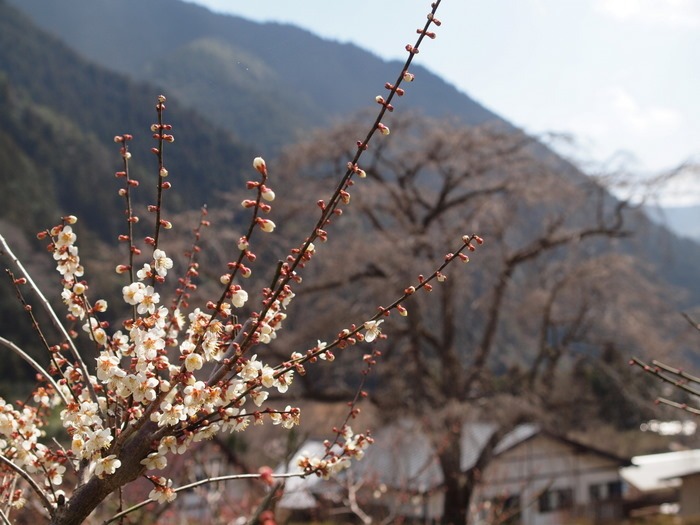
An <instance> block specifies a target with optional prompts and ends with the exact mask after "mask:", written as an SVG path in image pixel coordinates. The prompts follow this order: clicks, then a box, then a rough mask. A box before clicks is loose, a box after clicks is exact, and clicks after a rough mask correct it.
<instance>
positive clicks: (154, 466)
mask: <svg viewBox="0 0 700 525" xmlns="http://www.w3.org/2000/svg"><path fill="white" fill-rule="evenodd" d="M141 464H142V465H143V466H145V467H146V468H147V469H148V470H162V469H164V468H165V467H167V466H168V460H167V459H166V458H165V456H164V455H163V454H161V453H160V452H151V453H150V454H149V455H148V456H146V457H145V458H144V459H142V460H141Z"/></svg>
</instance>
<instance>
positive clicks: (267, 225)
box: [257, 217, 275, 233]
mask: <svg viewBox="0 0 700 525" xmlns="http://www.w3.org/2000/svg"><path fill="white" fill-rule="evenodd" d="M257 223H258V225H259V226H260V228H261V229H262V231H264V232H266V233H271V232H273V231H274V230H275V223H274V222H272V221H271V220H270V219H261V218H260V217H258V219H257Z"/></svg>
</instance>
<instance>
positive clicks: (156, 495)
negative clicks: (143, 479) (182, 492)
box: [148, 478, 177, 503]
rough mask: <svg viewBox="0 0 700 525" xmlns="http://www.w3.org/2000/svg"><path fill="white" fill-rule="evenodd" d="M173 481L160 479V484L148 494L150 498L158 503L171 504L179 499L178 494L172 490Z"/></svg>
mask: <svg viewBox="0 0 700 525" xmlns="http://www.w3.org/2000/svg"><path fill="white" fill-rule="evenodd" d="M172 485H173V480H171V479H165V478H158V484H157V485H156V486H155V487H154V488H153V490H152V491H151V492H150V493H149V494H148V497H149V498H151V499H152V500H153V501H157V502H158V503H170V502H171V501H173V500H174V499H175V498H176V497H177V492H175V491H174V490H173V488H172Z"/></svg>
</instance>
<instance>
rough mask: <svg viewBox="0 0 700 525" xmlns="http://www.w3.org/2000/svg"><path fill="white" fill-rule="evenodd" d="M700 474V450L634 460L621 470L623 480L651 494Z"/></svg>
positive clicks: (648, 456)
mask: <svg viewBox="0 0 700 525" xmlns="http://www.w3.org/2000/svg"><path fill="white" fill-rule="evenodd" d="M698 472H700V450H697V449H696V450H682V451H678V452H666V453H663V454H650V455H646V456H635V457H633V458H632V466H630V467H626V468H623V469H621V470H620V474H621V475H622V478H623V479H624V480H625V481H626V482H627V483H629V484H630V485H633V486H634V487H635V488H637V489H638V490H641V491H643V492H650V491H655V490H662V489H665V488H669V487H677V486H679V485H680V484H681V480H680V478H681V477H684V476H689V475H692V474H695V473H698Z"/></svg>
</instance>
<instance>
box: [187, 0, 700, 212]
mask: <svg viewBox="0 0 700 525" xmlns="http://www.w3.org/2000/svg"><path fill="white" fill-rule="evenodd" d="M190 1H192V2H194V3H198V4H201V5H205V6H206V7H208V8H210V9H211V10H213V11H217V12H221V13H229V14H233V15H237V16H242V17H244V18H248V19H250V20H256V21H260V22H268V21H273V22H282V23H290V24H294V25H296V26H299V27H302V28H305V29H308V30H309V31H312V32H313V33H315V34H317V35H319V36H322V37H324V38H328V39H333V40H337V41H341V42H352V43H354V44H356V45H358V46H360V47H362V48H364V49H367V50H369V51H371V52H373V53H375V54H376V55H378V56H380V57H382V58H385V59H405V57H406V51H405V49H404V46H405V45H406V44H407V43H409V42H414V41H415V37H416V34H415V29H416V28H417V27H419V26H421V27H422V26H423V24H424V22H425V15H426V14H427V13H428V12H429V10H430V0H353V1H352V2H341V1H333V0H296V1H292V0H256V1H254V2H253V1H246V2H243V1H240V0H190ZM437 18H439V19H440V20H441V21H442V22H443V23H442V25H441V26H440V27H438V28H436V29H435V30H436V33H437V38H436V39H435V40H432V41H428V42H425V43H424V45H423V46H422V48H421V53H420V54H419V55H418V56H417V57H416V60H418V61H419V63H420V64H421V65H423V66H425V67H427V68H428V69H430V70H431V71H433V72H434V73H436V74H438V75H440V76H441V77H442V78H443V79H445V80H446V81H447V82H449V83H451V84H452V85H454V86H455V87H457V88H458V89H459V90H460V91H462V92H464V93H466V94H467V95H469V96H470V97H472V98H473V99H475V100H476V101H477V102H479V103H481V104H483V105H484V106H486V107H487V108H489V109H490V110H492V111H494V112H495V113H497V114H499V115H500V116H502V117H504V118H505V119H507V120H509V121H511V122H512V123H514V124H515V125H517V126H519V127H521V128H523V129H524V130H525V131H527V132H530V133H533V134H541V133H557V134H558V133H561V134H565V135H567V136H570V137H571V139H572V140H573V142H572V143H566V142H565V141H559V142H556V143H555V147H557V148H559V151H561V152H563V153H565V154H566V155H568V156H570V157H572V158H574V159H575V160H576V161H578V162H579V163H580V164H581V165H582V166H583V167H584V169H587V170H588V171H593V172H597V171H612V170H615V169H619V168H622V169H624V170H627V171H631V172H634V173H636V174H640V175H652V174H658V173H662V172H664V171H667V170H671V169H673V168H675V167H677V166H678V165H680V164H681V163H683V162H687V161H693V160H694V161H697V162H700V0H442V3H441V5H440V7H439V9H438V13H437ZM695 179H697V180H695ZM691 202H692V203H696V202H699V203H700V173H699V172H695V173H691V172H688V175H686V177H685V179H681V180H680V181H678V182H676V183H675V184H674V185H673V186H672V187H671V188H669V189H668V190H667V191H666V193H665V200H664V203H665V204H667V205H683V204H689V203H691Z"/></svg>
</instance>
